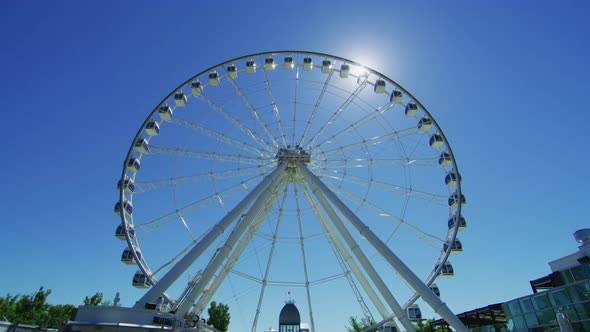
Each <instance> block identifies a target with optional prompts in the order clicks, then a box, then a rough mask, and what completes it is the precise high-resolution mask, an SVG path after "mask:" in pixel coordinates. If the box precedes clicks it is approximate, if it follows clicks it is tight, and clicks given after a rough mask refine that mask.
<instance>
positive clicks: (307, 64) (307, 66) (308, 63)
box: [303, 57, 313, 71]
mask: <svg viewBox="0 0 590 332" xmlns="http://www.w3.org/2000/svg"><path fill="white" fill-rule="evenodd" d="M312 68H313V61H312V60H311V58H310V57H306V58H303V70H308V71H309V70H311V69H312Z"/></svg>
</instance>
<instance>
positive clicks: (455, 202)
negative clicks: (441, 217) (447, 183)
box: [449, 192, 467, 209]
mask: <svg viewBox="0 0 590 332" xmlns="http://www.w3.org/2000/svg"><path fill="white" fill-rule="evenodd" d="M460 200H461V207H463V206H464V205H465V203H467V201H466V200H465V195H463V194H461V199H460ZM458 204H459V197H458V195H457V192H454V193H453V194H452V195H451V197H449V206H450V207H451V208H452V209H455V208H457V205H458Z"/></svg>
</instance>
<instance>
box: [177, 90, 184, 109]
mask: <svg viewBox="0 0 590 332" xmlns="http://www.w3.org/2000/svg"><path fill="white" fill-rule="evenodd" d="M174 103H175V104H176V107H184V106H186V96H185V95H184V93H183V92H182V91H178V92H177V93H175V94H174Z"/></svg>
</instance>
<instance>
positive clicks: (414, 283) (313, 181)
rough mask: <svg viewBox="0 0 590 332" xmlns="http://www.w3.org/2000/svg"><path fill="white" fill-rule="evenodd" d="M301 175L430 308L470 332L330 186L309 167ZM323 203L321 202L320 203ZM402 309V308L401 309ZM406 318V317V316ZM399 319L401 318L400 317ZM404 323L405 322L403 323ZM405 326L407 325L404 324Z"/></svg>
mask: <svg viewBox="0 0 590 332" xmlns="http://www.w3.org/2000/svg"><path fill="white" fill-rule="evenodd" d="M298 166H299V170H300V171H301V174H302V175H303V177H304V178H305V180H306V181H307V183H308V184H309V185H310V187H312V190H314V188H315V190H314V194H316V191H318V192H319V193H320V195H318V194H316V195H317V196H318V198H320V197H323V195H325V197H326V198H327V199H328V200H329V201H330V202H331V203H332V204H333V205H334V206H335V207H336V208H337V209H338V210H340V212H341V213H342V214H343V215H344V216H345V217H346V219H347V220H348V221H349V222H350V223H351V224H352V225H353V226H354V227H355V228H356V229H357V230H358V231H359V233H360V234H361V236H363V237H364V238H365V239H367V241H369V243H370V244H371V245H372V246H373V247H374V248H375V249H376V250H377V252H378V253H379V254H380V255H381V256H382V257H383V258H384V259H385V260H386V261H387V262H388V263H389V265H391V267H393V268H394V269H395V270H396V271H397V272H398V273H399V274H400V276H401V277H402V278H404V279H405V280H406V281H407V282H408V284H410V286H411V287H412V288H414V290H415V291H416V292H417V293H418V294H420V296H421V297H422V299H424V301H426V303H428V305H430V307H431V308H432V309H433V310H434V312H436V313H437V314H439V315H440V316H441V317H442V318H443V319H444V320H446V321H447V322H448V323H449V324H450V325H451V326H452V327H453V328H454V329H455V330H457V331H460V332H468V331H469V329H467V327H465V325H464V324H463V323H462V322H461V321H460V320H459V318H457V316H455V314H454V313H453V312H452V311H451V310H450V309H449V308H448V307H447V306H446V304H445V303H444V302H442V301H441V300H440V299H439V298H438V297H437V296H436V295H435V294H434V293H433V292H432V291H431V290H430V289H429V288H428V286H426V285H425V284H424V283H423V282H422V280H420V278H418V276H416V275H415V274H414V272H412V270H410V268H409V267H408V266H407V265H406V264H404V262H402V260H401V259H399V257H397V256H396V255H395V254H394V253H393V251H391V249H389V247H387V245H386V244H385V243H383V241H381V239H379V237H378V236H377V235H375V233H373V231H371V229H370V228H369V227H368V226H367V225H366V224H365V223H363V222H362V220H360V218H359V217H357V216H356V215H355V214H354V212H352V210H350V209H349V208H348V206H346V204H344V203H343V202H342V201H341V200H340V199H339V198H338V196H336V194H334V192H332V191H331V190H330V189H329V188H328V186H326V185H325V184H324V183H323V182H322V181H321V180H320V179H319V178H318V177H317V176H315V174H313V173H312V172H311V171H310V170H309V169H307V167H305V166H304V165H302V164H298ZM320 203H321V201H320ZM400 308H401V307H400ZM404 316H405V315H404ZM398 318H399V316H398ZM402 323H403V321H402ZM404 326H405V324H404Z"/></svg>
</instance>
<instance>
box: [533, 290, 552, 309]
mask: <svg viewBox="0 0 590 332" xmlns="http://www.w3.org/2000/svg"><path fill="white" fill-rule="evenodd" d="M532 300H533V306H534V307H535V310H537V311H538V310H543V309H548V308H551V302H550V301H549V297H548V296H547V294H545V293H543V294H541V295H537V296H535V297H533V298H532Z"/></svg>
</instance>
